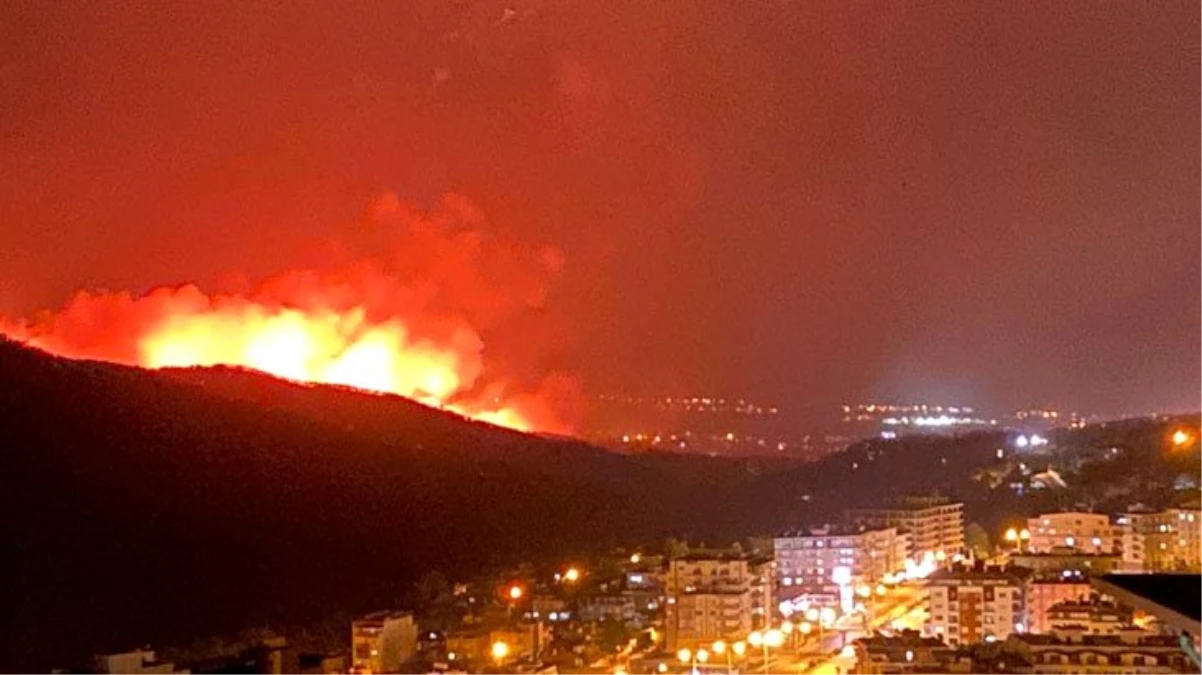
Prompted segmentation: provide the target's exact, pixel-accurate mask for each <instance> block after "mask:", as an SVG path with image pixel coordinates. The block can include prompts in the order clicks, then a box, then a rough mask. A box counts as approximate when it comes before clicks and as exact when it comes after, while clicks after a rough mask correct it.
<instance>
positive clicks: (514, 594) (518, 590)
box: [509, 584, 525, 600]
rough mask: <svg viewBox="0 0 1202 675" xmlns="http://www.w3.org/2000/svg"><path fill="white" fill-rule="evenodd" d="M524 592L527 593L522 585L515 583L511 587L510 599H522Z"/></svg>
mask: <svg viewBox="0 0 1202 675" xmlns="http://www.w3.org/2000/svg"><path fill="white" fill-rule="evenodd" d="M524 594H525V591H523V590H522V587H521V586H518V585H517V584H514V585H513V586H510V587H509V599H510V600H521V599H522V595H524Z"/></svg>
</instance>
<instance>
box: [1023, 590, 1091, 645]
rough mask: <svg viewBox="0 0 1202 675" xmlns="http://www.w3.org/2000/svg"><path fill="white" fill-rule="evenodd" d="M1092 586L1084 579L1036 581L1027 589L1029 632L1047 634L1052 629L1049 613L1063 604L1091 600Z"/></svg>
mask: <svg viewBox="0 0 1202 675" xmlns="http://www.w3.org/2000/svg"><path fill="white" fill-rule="evenodd" d="M1091 588H1092V587H1091V586H1090V585H1089V582H1088V581H1086V580H1084V579H1078V578H1076V577H1073V578H1072V579H1064V578H1063V577H1059V578H1049V579H1035V580H1034V581H1032V582H1031V585H1030V586H1028V587H1027V627H1026V628H1027V630H1028V631H1030V632H1032V633H1046V632H1048V631H1049V630H1051V629H1052V622H1051V620H1050V618H1049V616H1048V612H1049V611H1050V610H1051V609H1052V607H1053V606H1055V605H1057V604H1059V603H1062V602H1075V601H1079V600H1086V599H1088V598H1089V595H1090V591H1091Z"/></svg>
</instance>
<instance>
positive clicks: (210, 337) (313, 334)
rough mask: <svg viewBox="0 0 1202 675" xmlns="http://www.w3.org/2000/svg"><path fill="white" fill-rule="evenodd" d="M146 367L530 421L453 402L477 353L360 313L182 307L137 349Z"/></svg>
mask: <svg viewBox="0 0 1202 675" xmlns="http://www.w3.org/2000/svg"><path fill="white" fill-rule="evenodd" d="M138 349H139V355H140V358H139V363H140V364H141V365H144V366H146V367H149V368H164V367H172V366H175V367H185V366H212V365H218V364H224V365H232V366H244V367H247V368H253V369H255V370H261V371H263V372H265V373H269V374H271V375H275V376H277V377H282V378H285V379H289V380H296V381H300V382H319V383H324V384H340V385H345V386H348V387H354V388H357V389H363V390H367V391H374V392H381V393H391V394H400V395H402V396H407V397H409V398H413V399H416V400H418V401H421V402H423V403H426V404H428V405H432V406H435V407H444V408H447V409H449V410H451V411H453V412H456V413H459V414H461V415H464V416H465V417H470V418H473V419H477V420H480V421H483V422H488V423H490V424H496V425H498V426H503V427H509V428H511V429H517V430H519V431H529V430H531V429H532V427H533V425H531V423H530V421H529V420H527V419H525V418H524V417H523V416H522V415H521V414H520V413H519V412H517V411H516V410H514V409H513V408H510V407H505V406H499V407H495V408H489V407H480V406H467V405H463V404H458V403H454V402H452V400H451V399H452V398H453V397H455V395H456V394H457V393H458V392H460V391H461V390H462V389H464V388H465V387H466V386H469V385H470V383H471V382H472V381H474V380H475V378H476V376H477V375H478V374H479V370H480V365H479V363H478V354H474V353H468V352H465V351H463V349H462V345H457V344H454V343H453V342H452V343H451V344H448V345H445V346H441V347H440V346H436V345H434V344H431V343H429V342H425V341H415V340H412V339H411V338H410V337H409V334H408V332H407V331H406V329H405V328H404V326H402V325H400V324H399V323H398V322H396V321H388V322H385V323H381V324H377V325H370V326H369V325H367V323H366V321H365V319H364V311H363V310H362V309H352V310H348V311H344V312H333V311H329V310H314V311H301V310H298V309H268V308H265V307H260V306H258V305H256V304H253V303H250V302H247V301H239V302H236V303H235V302H230V303H226V304H221V305H217V304H213V305H210V306H207V307H203V308H195V307H189V308H183V309H182V311H181V312H180V313H179V314H175V315H171V316H169V317H167V318H166V319H164V320H162V321H160V322H159V323H158V324H156V325H153V326H151V327H150V328H149V329H148V330H147V332H146V333H144V334H143V335H142V336H141V338H140V340H139V343H138Z"/></svg>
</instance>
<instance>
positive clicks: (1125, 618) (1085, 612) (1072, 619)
mask: <svg viewBox="0 0 1202 675" xmlns="http://www.w3.org/2000/svg"><path fill="white" fill-rule="evenodd" d="M1133 615H1134V612H1132V611H1131V610H1130V609H1128V608H1126V607H1122V606H1120V605H1118V604H1115V603H1113V602H1109V601H1105V600H1102V599H1100V598H1098V597H1093V598H1089V599H1086V600H1069V601H1065V602H1060V603H1057V604H1055V605H1052V607H1051V608H1050V609H1049V610H1048V616H1047V618H1048V623H1049V624H1050V625H1051V630H1053V631H1061V632H1065V631H1072V630H1079V631H1083V632H1084V633H1086V634H1089V635H1115V634H1117V633H1120V632H1122V631H1124V630H1129V629H1131V628H1132V619H1133Z"/></svg>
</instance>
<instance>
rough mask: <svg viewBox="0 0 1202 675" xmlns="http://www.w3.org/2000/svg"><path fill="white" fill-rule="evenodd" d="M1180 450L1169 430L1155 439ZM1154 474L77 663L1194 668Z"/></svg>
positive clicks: (1191, 605) (439, 586)
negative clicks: (1108, 497)
mask: <svg viewBox="0 0 1202 675" xmlns="http://www.w3.org/2000/svg"><path fill="white" fill-rule="evenodd" d="M1021 438H1022V439H1024V440H1026V441H1027V443H1025V444H1022V445H1025V446H1027V448H1026V451H1027V452H1043V449H1042V448H1038V449H1036V450H1032V449H1031V448H1030V445H1031V443H1030V438H1029V437H1028V436H1025V435H1024V436H1022V437H1021ZM1037 438H1040V437H1037ZM1016 440H1017V439H1016ZM1041 440H1042V439H1041ZM1197 444H1198V429H1197V428H1196V426H1194V427H1186V426H1180V427H1175V428H1172V429H1170V431H1169V432H1168V435H1167V437H1166V438H1165V439H1164V443H1163V445H1164V448H1163V450H1164V452H1165V453H1169V454H1173V453H1190V452H1194V453H1196V451H1197ZM1036 445H1037V446H1042V445H1043V443H1036ZM1098 453H1099V454H1100V455H1101V459H1102V460H1105V459H1106V456H1107V454H1108V453H1109V450H1107V449H1099V450H1098ZM1001 454H1004V453H1003V452H1002V451H1000V450H999V459H1001V457H1000V455H1001ZM1031 457H1032V456H1031V455H1028V460H1029V461H1030V462H1031V463H1034V462H1035V461H1036V460H1035V459H1031ZM1035 457H1038V455H1035ZM1077 461H1080V460H1079V458H1078V460H1077ZM1049 472H1051V473H1054V471H1053V470H1052V469H1050V468H1049V469H1047V470H1046V471H1044V472H1043V473H1045V474H1047V473H1049ZM1019 473H1021V472H1019ZM1037 473H1038V472H1036V473H1034V474H1033V473H1032V472H1028V474H1031V477H1032V478H1034V477H1035V475H1037ZM1186 478H1188V476H1186ZM1195 478H1196V477H1195ZM1047 480H1049V479H1048V477H1047V476H1044V478H1042V479H1037V480H1034V481H1033V482H1032V481H1031V480H1028V482H1027V483H1025V485H1026V486H1027V489H1031V487H1032V484H1034V485H1035V486H1036V491H1037V492H1038V491H1039V490H1038V486H1039V485H1040V484H1041V481H1047ZM1173 484H1174V485H1175V487H1176V488H1177V489H1176V490H1175V492H1174V494H1173V496H1171V497H1170V498H1169V502H1171V504H1170V505H1166V506H1162V507H1158V508H1152V507H1148V506H1146V505H1142V504H1132V505H1130V507H1129V508H1126V509H1122V510H1119V511H1114V512H1106V511H1098V510H1093V509H1085V508H1077V507H1073V506H1069V507H1066V508H1060V509H1055V510H1047V511H1040V512H1037V513H1033V514H1030V515H1028V516H1025V517H1024V516H1017V515H1013V516H1005V517H1003V518H1001V519H1000V520H999V521H998V522H1001V523H1002V526H1001V527H999V528H998V529H997V530H996V531H985V529H984V528H983V527H981V526H980V525H978V524H976V523H966V517H965V504H964V503H963V502H960V501H955V500H954V499H952V498H951V497H950V496H947V495H941V494H937V493H932V494H911V495H904V496H900V497H897V498H893V499H889V500H885V501H882V502H881V503H877V504H874V505H871V506H867V507H864V508H850V509H845V510H844V511H843V512H842V514H841V517H840V518H836V519H831V520H833V521H834V522H822V523H805V524H798V526H797V527H796V528H793V529H790V530H787V531H781V532H776V533H774V536H758V535H749V536H748V537H747V538H746V539H744V540H742V541H739V542H729V543H724V544H722V545H717V544H714V543H710V542H695V541H685V540H683V539H668V540H667V541H662V542H645V544H644V545H641V546H632V547H628V548H622V549H619V550H613V551H610V552H609V553H608V554H605V555H597V556H582V557H576V558H567V559H563V560H559V561H538V562H535V561H531V562H528V563H525V564H521V565H517V566H513V567H509V568H506V569H503V570H499V571H496V572H495V573H492V574H486V575H481V576H480V577H479V578H474V579H465V580H457V579H448V578H447V577H446V576H445V575H443V574H442V573H440V572H431V573H429V574H427V575H426V576H425V577H423V578H422V579H421V580H420V581H419V582H418V583H417V584H416V586H415V588H414V592H413V593H412V594H411V597H410V598H407V599H406V604H402V605H397V606H387V607H381V608H380V610H379V611H374V612H371V613H368V614H364V615H359V616H351V617H343V621H342V622H341V623H339V622H334V623H333V625H332V626H331V629H330V631H329V632H328V634H326V635H325V636H324V639H320V638H321V637H322V636H315V635H313V634H312V633H305V634H302V635H300V637H299V638H298V637H296V636H285V635H283V634H281V633H277V632H274V631H272V630H271V629H270V628H264V629H260V630H255V631H249V632H247V633H246V634H244V635H242V636H239V637H238V638H236V639H231V640H229V641H226V642H224V643H222V644H221V646H220V648H218V649H214V648H212V647H211V646H210V647H209V648H208V650H207V652H206V651H205V650H204V649H201V650H193V651H192V652H189V651H188V650H176V651H175V652H173V653H170V654H169V653H164V655H163V656H162V657H161V658H160V656H159V655H158V654H156V652H155V651H153V650H151V649H149V648H145V649H137V650H133V651H129V652H122V653H115V654H109V655H102V656H98V657H97V658H96V659H95V660H94V662H93V663H92V664H91V667H90V669H89V671H90V672H102V673H182V672H192V673H229V672H259V673H286V672H300V673H346V672H350V673H364V674H366V673H396V672H412V673H500V672H506V673H615V674H618V673H757V672H763V673H918V672H950V673H972V672H994V673H1058V672H1125V673H1175V672H1180V673H1186V672H1197V671H1198V670H1199V668H1200V666H1199V662H1198V641H1199V637H1200V636H1202V630H1200V629H1199V616H1198V589H1199V577H1198V576H1197V575H1198V574H1199V572H1202V558H1200V554H1202V540H1200V533H1202V508H1200V505H1199V502H1198V498H1197V484H1196V482H1193V483H1191V482H1190V481H1189V480H1185V481H1182V480H1180V479H1178V480H1175V481H1173ZM999 487H1000V489H1001V490H1002V491H1003V492H1006V493H1008V494H1011V495H1012V496H1013V493H1014V490H1013V489H1010V486H1009V485H1001V486H999ZM1044 490H1045V491H1054V490H1055V486H1051V487H1046V488H1044ZM1018 492H1022V490H1018ZM1028 496H1029V495H1028Z"/></svg>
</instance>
